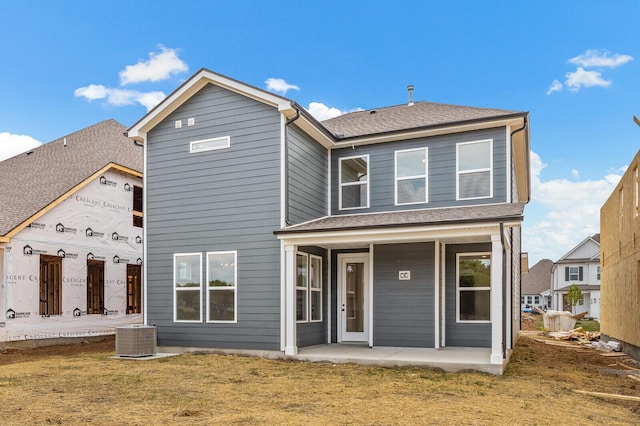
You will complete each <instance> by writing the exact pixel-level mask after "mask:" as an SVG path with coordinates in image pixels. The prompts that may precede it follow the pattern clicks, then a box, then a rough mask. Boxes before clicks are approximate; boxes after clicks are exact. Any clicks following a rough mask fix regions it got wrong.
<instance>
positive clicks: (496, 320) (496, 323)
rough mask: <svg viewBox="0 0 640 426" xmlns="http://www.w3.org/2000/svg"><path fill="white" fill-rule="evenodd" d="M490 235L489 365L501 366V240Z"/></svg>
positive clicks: (496, 235)
mask: <svg viewBox="0 0 640 426" xmlns="http://www.w3.org/2000/svg"><path fill="white" fill-rule="evenodd" d="M500 237H501V236H500V234H493V235H491V364H502V321H503V318H502V304H503V302H504V301H503V300H502V285H503V283H502V240H501V238H500Z"/></svg>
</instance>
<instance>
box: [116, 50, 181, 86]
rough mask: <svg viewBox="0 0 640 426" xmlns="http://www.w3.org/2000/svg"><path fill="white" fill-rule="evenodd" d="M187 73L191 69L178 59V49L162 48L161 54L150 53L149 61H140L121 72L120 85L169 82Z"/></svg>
mask: <svg viewBox="0 0 640 426" xmlns="http://www.w3.org/2000/svg"><path fill="white" fill-rule="evenodd" d="M186 71H189V67H188V66H187V64H186V63H185V62H184V61H183V60H182V59H180V58H179V57H178V51H177V50H176V49H167V48H166V47H164V46H160V53H154V52H149V60H148V61H142V60H141V61H138V63H137V64H135V65H127V66H126V67H125V68H124V70H122V71H120V85H121V86H126V85H127V84H135V83H143V82H145V81H150V82H156V81H161V80H167V79H168V78H170V77H171V76H172V75H175V74H179V73H182V72H186Z"/></svg>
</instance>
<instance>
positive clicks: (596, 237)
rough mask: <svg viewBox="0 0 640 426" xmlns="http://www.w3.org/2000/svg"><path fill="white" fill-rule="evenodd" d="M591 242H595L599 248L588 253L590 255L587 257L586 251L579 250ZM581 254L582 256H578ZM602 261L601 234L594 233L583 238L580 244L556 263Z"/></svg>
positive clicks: (595, 246)
mask: <svg viewBox="0 0 640 426" xmlns="http://www.w3.org/2000/svg"><path fill="white" fill-rule="evenodd" d="M589 242H591V243H592V244H595V245H594V246H593V247H594V248H597V250H593V251H592V252H591V253H589V254H588V257H585V256H584V254H586V253H584V252H579V251H578V250H579V249H580V248H582V247H583V246H585V245H586V244H588V243H589ZM576 254H579V255H580V257H578V256H576ZM598 262H600V234H593V235H591V236H588V237H587V238H585V239H584V240H582V241H581V242H580V243H579V244H578V245H576V246H575V247H573V248H572V249H571V250H570V251H569V252H568V253H567V254H565V255H564V256H562V257H561V258H560V259H559V260H558V261H557V262H556V264H568V263H598Z"/></svg>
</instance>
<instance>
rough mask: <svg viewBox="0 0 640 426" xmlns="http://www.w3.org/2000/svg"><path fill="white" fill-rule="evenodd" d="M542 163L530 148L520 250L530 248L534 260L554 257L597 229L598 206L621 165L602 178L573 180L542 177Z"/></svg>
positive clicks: (614, 184)
mask: <svg viewBox="0 0 640 426" xmlns="http://www.w3.org/2000/svg"><path fill="white" fill-rule="evenodd" d="M545 167H546V164H544V163H543V162H542V160H541V158H540V156H539V155H538V154H536V153H535V152H531V176H532V179H531V186H532V188H531V193H532V200H531V203H530V204H529V205H528V206H527V208H526V209H525V217H526V218H525V222H524V225H523V251H528V252H529V258H530V259H532V261H533V262H536V261H538V260H540V259H543V258H547V259H551V260H553V261H556V260H558V259H560V257H562V256H564V255H565V254H566V253H567V252H568V251H569V250H571V249H572V248H573V247H574V246H575V245H576V244H578V243H579V242H580V241H582V240H583V239H585V238H586V237H588V236H589V235H593V234H596V233H598V232H600V208H601V207H602V205H603V204H604V202H605V201H606V200H607V198H609V196H610V195H611V193H612V192H613V190H614V188H615V186H616V185H617V184H618V182H619V181H620V178H621V177H622V173H623V169H624V168H620V169H617V170H615V171H612V172H610V173H609V174H607V175H605V176H603V177H602V178H601V179H597V180H584V181H577V182H576V181H569V180H567V179H552V180H548V181H544V180H542V176H541V175H542V171H543V169H544V168H545ZM536 213H537V214H536ZM532 216H533V218H534V219H533V220H531V217H532ZM527 218H529V219H530V220H527Z"/></svg>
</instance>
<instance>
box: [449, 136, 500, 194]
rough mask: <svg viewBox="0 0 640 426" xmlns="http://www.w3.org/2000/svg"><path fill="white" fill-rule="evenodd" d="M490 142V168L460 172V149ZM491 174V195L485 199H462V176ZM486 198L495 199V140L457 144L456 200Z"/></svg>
mask: <svg viewBox="0 0 640 426" xmlns="http://www.w3.org/2000/svg"><path fill="white" fill-rule="evenodd" d="M485 142H489V167H488V168H482V169H472V170H465V171H462V172H461V171H460V147H461V146H464V145H472V144H477V143H485ZM486 171H488V172H489V195H488V196H484V197H469V198H460V175H461V174H470V173H479V172H486ZM486 198H493V139H482V140H477V141H470V142H459V143H457V144H456V200H457V201H462V200H481V199H486Z"/></svg>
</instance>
